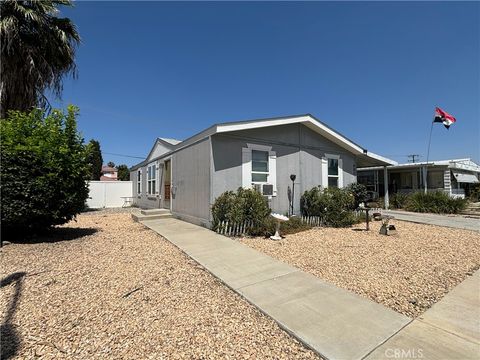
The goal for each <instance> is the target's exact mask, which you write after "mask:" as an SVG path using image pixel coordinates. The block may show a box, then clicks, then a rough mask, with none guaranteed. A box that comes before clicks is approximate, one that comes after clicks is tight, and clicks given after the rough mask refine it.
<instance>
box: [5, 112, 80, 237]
mask: <svg viewBox="0 0 480 360" xmlns="http://www.w3.org/2000/svg"><path fill="white" fill-rule="evenodd" d="M77 113H78V109H77V108H76V107H74V106H69V107H68V112H67V113H64V112H63V111H60V110H53V111H52V113H51V114H50V115H48V116H45V113H44V111H42V110H38V109H35V110H32V111H31V112H29V113H23V112H20V111H12V112H10V113H9V115H8V117H7V118H6V119H4V120H2V121H1V122H0V136H1V139H2V142H1V145H0V150H1V156H2V166H1V167H0V176H1V185H0V192H1V197H2V201H1V222H2V231H3V232H4V234H5V233H13V232H14V233H15V234H17V235H18V234H22V233H29V234H31V233H32V232H35V231H39V230H44V229H48V228H50V227H52V226H53V225H59V224H63V223H66V222H68V221H70V220H72V219H73V218H74V217H75V216H76V215H77V214H78V213H80V212H81V211H82V210H83V209H84V207H85V201H86V199H87V197H88V185H87V180H88V177H89V167H88V163H87V160H86V151H85V146H84V145H83V139H82V138H81V137H80V135H79V133H78V131H77V127H76V120H75V117H76V115H77Z"/></svg>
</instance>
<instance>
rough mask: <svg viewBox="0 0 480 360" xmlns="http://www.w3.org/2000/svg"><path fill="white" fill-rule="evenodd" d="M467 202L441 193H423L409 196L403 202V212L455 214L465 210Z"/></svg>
mask: <svg viewBox="0 0 480 360" xmlns="http://www.w3.org/2000/svg"><path fill="white" fill-rule="evenodd" d="M466 205H467V200H465V199H459V198H452V197H450V196H449V195H448V194H446V193H444V192H442V191H435V192H428V193H426V194H425V193H424V192H423V191H419V192H415V193H413V194H410V195H409V196H408V198H407V200H406V202H405V207H404V208H405V210H407V211H414V212H420V213H437V214H457V213H458V212H460V211H461V210H463V209H465V207H466Z"/></svg>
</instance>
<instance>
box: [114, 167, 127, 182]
mask: <svg viewBox="0 0 480 360" xmlns="http://www.w3.org/2000/svg"><path fill="white" fill-rule="evenodd" d="M117 170H118V174H117V178H118V180H120V181H128V180H130V171H129V170H128V166H127V165H125V164H122V165H118V166H117Z"/></svg>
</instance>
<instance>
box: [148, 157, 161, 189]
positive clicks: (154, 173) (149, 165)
mask: <svg viewBox="0 0 480 360" xmlns="http://www.w3.org/2000/svg"><path fill="white" fill-rule="evenodd" d="M154 166H155V171H151V170H150V169H151V168H152V167H154ZM149 176H150V178H149ZM152 176H155V178H152ZM153 182H155V186H152V183H153ZM157 182H158V164H157V163H156V162H154V163H151V164H148V165H147V195H155V194H158V191H157V188H158V186H157Z"/></svg>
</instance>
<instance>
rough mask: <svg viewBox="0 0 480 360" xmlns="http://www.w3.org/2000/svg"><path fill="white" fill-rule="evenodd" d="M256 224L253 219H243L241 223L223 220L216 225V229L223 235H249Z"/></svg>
mask: <svg viewBox="0 0 480 360" xmlns="http://www.w3.org/2000/svg"><path fill="white" fill-rule="evenodd" d="M254 225H255V224H254V223H253V221H243V222H241V223H233V222H229V221H222V222H220V223H219V224H218V225H217V226H216V228H215V231H216V232H217V233H218V234H221V235H227V236H241V235H247V234H248V233H249V230H250V229H252V228H253V227H254Z"/></svg>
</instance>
